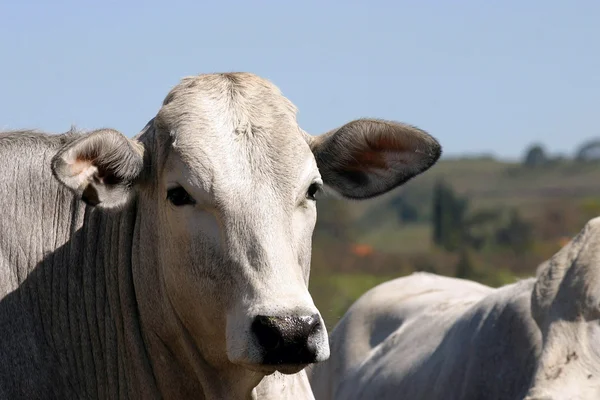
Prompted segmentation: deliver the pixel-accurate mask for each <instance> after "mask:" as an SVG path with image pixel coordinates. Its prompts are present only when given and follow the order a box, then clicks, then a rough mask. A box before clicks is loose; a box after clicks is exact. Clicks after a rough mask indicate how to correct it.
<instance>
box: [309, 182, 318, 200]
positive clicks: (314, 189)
mask: <svg viewBox="0 0 600 400" xmlns="http://www.w3.org/2000/svg"><path fill="white" fill-rule="evenodd" d="M320 190H321V185H320V184H319V183H317V182H313V183H312V184H311V185H310V186H309V187H308V190H307V191H306V198H307V199H309V200H317V198H316V196H317V193H319V191H320Z"/></svg>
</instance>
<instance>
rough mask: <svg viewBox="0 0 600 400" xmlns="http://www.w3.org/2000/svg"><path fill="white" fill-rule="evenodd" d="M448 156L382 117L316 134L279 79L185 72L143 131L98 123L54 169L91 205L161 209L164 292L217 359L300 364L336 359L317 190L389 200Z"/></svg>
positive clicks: (288, 366) (284, 366)
mask: <svg viewBox="0 0 600 400" xmlns="http://www.w3.org/2000/svg"><path fill="white" fill-rule="evenodd" d="M440 154H441V148H440V145H439V144H438V142H437V141H436V140H435V139H434V138H432V137H431V136H430V135H428V134H427V133H425V132H424V131H422V130H420V129H417V128H414V127H412V126H408V125H404V124H401V123H396V122H389V121H382V120H371V119H361V120H356V121H352V122H349V123H347V124H345V125H343V126H341V127H339V128H337V129H334V130H332V131H330V132H328V133H325V134H323V135H321V136H310V135H308V134H306V133H305V132H304V131H302V130H301V129H300V128H299V126H298V123H297V121H296V110H295V108H294V106H293V105H292V104H291V103H290V102H289V101H288V100H287V99H286V98H285V97H284V96H283V95H282V94H281V93H280V92H279V90H278V89H277V88H276V87H275V86H274V85H272V84H271V83H269V82H268V81H266V80H263V79H261V78H258V77H256V76H254V75H251V74H245V73H235V74H233V73H232V74H214V75H201V76H197V77H191V78H186V79H184V80H183V81H182V82H181V83H180V84H179V85H177V86H176V87H175V88H174V89H173V90H172V91H171V92H170V93H169V94H168V96H167V97H166V99H165V101H164V103H163V106H162V107H161V109H160V111H159V112H158V114H157V116H156V117H155V118H154V119H153V120H152V121H151V122H150V123H149V124H148V126H147V127H146V129H145V130H144V131H143V132H142V133H141V134H140V135H139V136H137V137H136V138H134V139H128V138H126V137H125V136H123V135H121V134H120V133H118V132H116V131H113V130H100V131H96V132H93V133H92V134H89V135H86V136H83V137H81V138H80V139H78V140H76V141H75V142H74V143H72V144H71V145H69V146H67V147H66V148H64V149H63V150H61V152H60V153H59V154H57V156H56V157H55V159H54V164H53V169H54V171H55V175H56V177H57V178H58V179H59V180H60V181H61V182H62V183H63V184H65V185H66V186H68V187H70V188H71V189H72V190H73V191H75V192H76V193H77V194H78V195H79V196H80V197H81V198H82V199H83V200H84V201H86V202H87V203H89V204H91V205H94V206H97V207H101V208H107V209H109V208H119V207H121V206H123V205H126V204H129V202H131V200H132V199H136V200H135V201H136V202H137V207H138V208H143V209H144V210H149V211H147V213H148V214H151V221H152V222H151V226H152V227H153V229H154V230H155V231H156V232H158V233H157V234H156V236H155V238H156V243H151V244H146V245H147V246H148V247H149V248H148V252H149V253H151V252H152V251H155V252H156V254H157V259H156V261H155V262H156V265H157V266H158V270H159V271H160V272H159V275H160V277H159V280H160V282H161V290H160V291H157V292H156V296H160V295H161V294H162V295H164V296H165V297H166V300H165V301H167V302H168V303H169V304H170V307H172V309H173V311H174V313H175V314H176V315H177V318H178V320H179V321H180V322H181V324H182V326H184V327H185V330H186V332H187V333H189V335H190V337H191V338H192V339H193V340H194V342H195V345H196V346H197V347H198V349H199V351H200V353H201V354H202V357H203V358H204V359H206V360H207V361H208V362H209V363H210V364H212V365H218V364H219V363H232V364H236V365H241V366H243V367H244V368H247V369H252V370H254V371H260V372H261V373H270V372H273V371H275V370H278V371H282V372H284V373H293V372H296V371H299V370H300V369H301V368H303V367H304V366H305V365H307V364H309V363H314V362H319V361H322V360H325V359H327V358H328V356H329V346H328V340H327V333H326V329H325V325H324V324H323V320H322V318H321V316H320V314H319V312H318V310H317V309H316V307H315V305H314V303H313V301H312V299H311V296H310V294H309V292H308V280H309V269H310V259H311V238H312V233H313V229H314V226H315V222H316V217H317V212H316V199H317V198H318V197H319V196H320V195H321V193H322V192H323V191H324V190H327V191H331V192H334V193H337V194H338V195H340V196H342V197H345V198H349V199H367V198H370V197H374V196H378V195H380V194H383V193H385V192H388V191H389V190H391V189H394V188H396V187H397V186H399V185H401V184H403V183H404V182H406V181H407V180H409V179H410V178H412V177H414V176H415V175H418V174H420V173H422V172H424V171H425V170H427V169H428V168H430V167H431V166H432V165H433V164H434V163H435V162H436V161H437V160H438V158H439V157H440ZM145 218H146V220H149V219H150V217H148V216H147V215H146V216H145ZM147 237H148V238H151V236H147ZM149 240H151V239H147V240H146V241H149ZM139 273H140V274H143V273H144V272H143V269H140V272H139Z"/></svg>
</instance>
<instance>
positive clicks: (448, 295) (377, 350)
mask: <svg viewBox="0 0 600 400" xmlns="http://www.w3.org/2000/svg"><path fill="white" fill-rule="evenodd" d="M330 347H331V357H330V359H329V360H328V361H326V362H324V363H321V364H316V365H314V366H311V367H309V368H310V371H309V377H310V380H311V385H312V387H313V390H314V394H315V398H316V399H317V400H325V399H327V400H331V399H340V400H342V399H343V400H358V399H378V400H386V399H411V400H412V399H427V400H442V399H443V400H458V399H461V400H472V399H473V400H474V399H486V400H487V399H489V400H494V399H507V400H508V399H524V398H525V399H527V400H574V399H578V400H583V399H587V400H592V399H600V218H597V219H594V220H591V221H590V222H588V224H587V225H586V226H585V228H584V229H583V230H582V231H581V232H580V233H579V234H578V235H577V236H576V237H575V238H574V239H573V240H572V241H571V243H569V244H568V245H567V246H566V247H564V248H563V249H561V250H560V251H559V252H558V253H557V254H556V255H555V256H554V257H553V258H552V259H550V260H549V261H548V262H546V263H544V264H542V266H541V267H540V269H539V272H538V274H537V276H536V277H535V278H530V279H527V280H523V281H520V282H517V283H514V284H511V285H507V286H504V287H501V288H498V289H492V288H490V287H487V286H483V285H480V284H478V283H474V282H470V281H467V280H461V279H455V278H447V277H441V276H437V275H433V274H428V273H415V274H413V275H410V276H408V277H403V278H399V279H395V280H392V281H389V282H386V283H383V284H381V285H379V286H377V287H375V288H373V289H371V290H370V291H368V292H367V293H365V294H364V295H363V296H362V297H361V298H360V299H358V300H357V301H356V303H354V304H353V305H352V307H351V308H350V309H349V310H348V312H347V313H346V315H345V316H344V317H343V318H342V320H341V321H340V322H339V323H338V325H337V326H336V327H335V328H334V330H333V332H332V334H331V337H330Z"/></svg>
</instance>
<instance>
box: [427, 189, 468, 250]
mask: <svg viewBox="0 0 600 400" xmlns="http://www.w3.org/2000/svg"><path fill="white" fill-rule="evenodd" d="M467 206H468V202H467V199H465V198H460V197H458V196H457V195H456V194H455V192H454V190H452V188H451V187H450V186H448V185H446V184H445V183H443V182H442V181H438V182H437V183H436V184H435V186H434V189H433V211H432V220H433V221H432V222H433V243H435V244H436V245H438V246H440V247H442V248H444V249H446V250H448V251H455V250H458V249H459V248H461V247H462V246H463V245H464V241H465V230H464V222H465V213H466V211H467Z"/></svg>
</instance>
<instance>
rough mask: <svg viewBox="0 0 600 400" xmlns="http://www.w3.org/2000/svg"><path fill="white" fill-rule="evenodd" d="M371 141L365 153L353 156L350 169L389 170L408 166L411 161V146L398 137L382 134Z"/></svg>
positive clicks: (368, 142) (349, 163)
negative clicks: (394, 167) (399, 165)
mask: <svg viewBox="0 0 600 400" xmlns="http://www.w3.org/2000/svg"><path fill="white" fill-rule="evenodd" d="M369 139H371V140H369ZM369 139H367V143H365V144H366V146H365V147H366V149H365V150H364V151H357V152H355V153H354V154H353V155H352V156H353V157H352V160H349V162H348V169H350V170H355V171H357V170H364V169H389V168H390V167H392V166H393V165H394V164H406V162H407V159H410V155H411V154H410V150H409V146H406V143H403V141H402V140H399V138H397V137H394V136H392V135H385V134H380V135H377V136H375V137H374V138H369ZM367 149H368V150H367Z"/></svg>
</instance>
